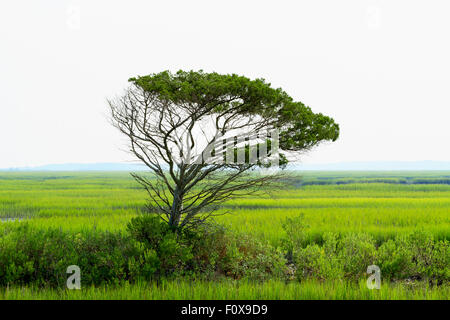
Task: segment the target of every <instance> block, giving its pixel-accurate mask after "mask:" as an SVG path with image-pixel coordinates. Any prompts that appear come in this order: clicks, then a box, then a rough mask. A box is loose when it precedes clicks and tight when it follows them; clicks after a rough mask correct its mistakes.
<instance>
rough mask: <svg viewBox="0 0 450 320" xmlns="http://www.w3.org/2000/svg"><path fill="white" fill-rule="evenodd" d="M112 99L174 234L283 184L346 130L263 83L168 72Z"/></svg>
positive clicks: (156, 206)
mask: <svg viewBox="0 0 450 320" xmlns="http://www.w3.org/2000/svg"><path fill="white" fill-rule="evenodd" d="M129 82H130V87H129V88H128V89H126V90H125V93H124V94H123V95H122V96H120V97H116V98H114V99H111V100H108V103H109V106H110V108H111V120H112V124H113V125H114V126H115V127H116V128H118V129H119V130H120V132H122V133H123V134H124V135H126V136H127V138H128V140H129V143H130V151H131V153H132V154H134V155H135V156H136V157H137V158H138V159H139V160H140V161H142V162H143V163H144V164H145V165H146V166H147V167H148V168H149V169H150V170H151V171H152V172H153V173H154V174H153V175H152V176H146V175H144V174H137V173H133V174H132V175H133V177H134V178H135V179H136V181H138V182H139V183H140V184H141V185H142V186H143V187H144V188H145V189H146V190H147V192H148V195H149V197H150V201H149V207H150V210H151V211H152V212H156V213H158V214H159V215H160V216H161V218H162V219H163V220H165V221H166V222H167V223H168V224H169V225H170V226H171V227H173V228H174V229H177V230H180V229H182V228H192V227H195V226H197V225H198V224H201V223H203V222H204V221H205V220H206V219H207V218H209V217H211V216H214V215H217V211H216V209H217V208H218V205H219V204H220V203H222V202H223V201H225V200H227V199H229V198H230V197H235V196H242V195H246V194H249V193H252V192H255V191H257V190H261V188H263V187H266V186H270V185H271V184H272V183H274V182H276V181H278V179H279V177H280V173H279V171H275V173H273V172H272V173H271V174H259V173H258V172H259V171H258V170H256V169H258V168H267V167H270V166H271V165H272V166H279V167H284V166H285V165H286V164H287V162H288V161H289V159H291V158H292V156H293V155H295V154H299V153H301V152H305V151H308V150H310V149H311V148H312V147H314V146H316V145H318V144H319V143H321V142H323V141H335V140H336V139H337V138H338V136H339V126H338V125H337V124H336V123H335V122H334V120H333V119H332V118H330V117H327V116H324V115H322V114H320V113H318V114H315V113H313V112H312V111H311V109H310V108H309V107H307V106H305V105H304V104H303V103H301V102H295V101H294V100H293V99H292V98H291V97H290V96H289V95H288V94H287V93H285V92H284V91H283V90H281V89H279V88H278V89H274V88H272V87H271V85H270V84H269V83H266V82H265V80H264V79H256V80H250V79H248V78H246V77H243V76H238V75H235V74H232V75H221V74H218V73H205V72H203V71H199V72H195V71H189V72H185V71H181V70H180V71H178V72H177V73H175V74H172V73H171V72H169V71H164V72H161V73H157V74H151V75H147V76H139V77H136V78H131V79H129Z"/></svg>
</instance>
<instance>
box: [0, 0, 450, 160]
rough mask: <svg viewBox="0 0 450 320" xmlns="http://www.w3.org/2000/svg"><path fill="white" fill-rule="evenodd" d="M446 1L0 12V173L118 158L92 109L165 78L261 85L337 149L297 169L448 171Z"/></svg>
mask: <svg viewBox="0 0 450 320" xmlns="http://www.w3.org/2000/svg"><path fill="white" fill-rule="evenodd" d="M449 12H450V1H448V0H442V1H438V0H431V1H425V0H423V1H412V0H390V1H381V0H378V1H376V0H371V1H368V0H352V1H350V0H341V1H336V0H327V1H325V0H310V1H298V0H297V1H280V0H277V1H261V0H259V1H243V0H240V1H230V0H229V1H211V0H209V1H195V0H191V1H130V0H127V1H112V0H105V1H100V0H95V1H87V0H86V1H82V0H79V1H75V0H74V1H64V0H53V1H50V0H41V1H36V0H30V1H23V0H22V1H21V0H14V1H13V0H2V1H1V2H0V41H1V42H0V43H1V44H0V168H1V167H19V166H35V165H42V164H49V163H67V162H83V163H88V162H116V161H119V162H120V161H126V160H129V159H130V156H129V155H127V154H126V153H124V152H123V151H122V149H125V143H124V140H123V139H122V138H121V137H120V135H119V133H118V132H116V130H115V129H114V128H112V127H111V126H110V125H109V123H108V121H107V111H108V109H107V104H106V98H108V97H111V96H113V95H115V94H119V93H121V92H122V90H123V88H125V86H126V85H127V79H128V78H129V77H132V76H136V75H144V74H149V73H154V72H159V71H162V70H166V69H169V70H171V71H176V70H178V69H186V70H190V69H194V70H198V69H203V70H205V71H216V72H219V73H238V74H241V75H245V76H248V77H250V78H259V77H263V78H265V79H266V80H267V81H268V82H270V83H272V85H273V86H275V87H282V88H283V89H284V90H285V91H287V92H288V93H289V94H290V95H291V96H292V97H294V99H296V100H300V101H302V102H303V103H305V104H306V105H308V106H310V107H311V108H312V109H313V111H315V112H322V113H324V114H326V115H329V116H332V117H333V118H334V119H335V120H336V121H337V122H338V123H339V124H340V126H341V136H340V139H339V140H338V141H337V142H335V143H330V144H326V145H322V146H319V147H318V148H317V149H315V150H314V151H313V152H311V153H310V154H309V155H308V156H306V157H304V159H303V160H304V162H305V163H324V162H339V161H377V160H406V161H414V160H441V161H446V160H447V161H448V160H450V142H449V141H450V125H449V123H450V94H449V91H450V90H449V89H450V58H449V57H450V41H449V32H450V19H449V18H448V16H449Z"/></svg>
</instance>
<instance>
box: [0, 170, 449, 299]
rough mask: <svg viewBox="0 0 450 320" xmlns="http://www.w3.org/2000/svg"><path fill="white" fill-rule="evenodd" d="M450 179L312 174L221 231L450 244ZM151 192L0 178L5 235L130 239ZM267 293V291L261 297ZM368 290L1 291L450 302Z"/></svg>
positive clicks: (443, 175)
mask: <svg viewBox="0 0 450 320" xmlns="http://www.w3.org/2000/svg"><path fill="white" fill-rule="evenodd" d="M449 179H450V172H310V173H305V174H303V175H301V176H300V175H299V176H298V177H297V179H295V182H294V183H291V185H290V186H289V187H288V188H287V189H283V190H274V191H273V192H272V193H271V194H270V196H268V195H264V196H263V195H260V196H254V197H247V198H243V199H234V200H230V201H228V202H227V203H225V204H224V205H223V208H221V210H223V211H229V212H230V214H228V215H224V216H221V217H218V218H217V222H219V223H221V224H223V225H225V226H227V227H228V228H229V229H232V230H235V231H237V232H242V233H248V234H251V235H253V236H255V237H257V238H258V239H259V240H261V241H264V242H269V243H270V244H272V245H273V246H275V247H276V246H279V245H280V243H281V239H282V238H283V237H284V231H283V229H282V223H283V221H284V220H285V219H286V218H287V217H296V216H298V215H300V214H303V216H304V219H305V222H306V224H307V225H308V228H307V241H308V242H311V243H321V241H322V237H323V235H324V233H325V232H328V231H332V232H335V233H337V234H346V233H350V232H364V233H368V234H370V235H371V236H373V238H374V239H375V240H376V241H377V243H378V244H380V243H382V242H385V241H386V240H388V239H393V238H394V237H395V236H398V235H400V234H408V233H410V232H412V231H414V230H418V229H420V230H424V231H426V232H428V233H430V234H432V235H433V236H434V238H435V239H438V240H446V241H449V240H450V184H449V183H450V180H449ZM145 201H146V195H145V192H144V191H142V190H140V188H139V186H138V185H137V183H135V182H134V181H133V179H132V178H131V177H130V176H129V174H127V173H102V172H91V173H88V172H85V173H73V172H60V173H55V172H52V173H15V172H3V173H2V172H0V219H1V220H2V221H3V223H1V224H0V232H1V230H2V229H4V228H7V227H8V228H15V227H17V226H19V225H21V224H24V223H28V224H29V225H31V226H32V227H34V228H38V229H39V228H42V229H47V228H49V227H50V228H51V227H54V228H60V229H62V230H67V231H70V232H79V231H87V230H91V231H92V230H103V231H104V230H108V231H111V232H124V231H125V226H126V224H127V222H128V221H129V220H130V219H131V218H132V217H134V216H136V215H137V214H138V213H139V210H140V209H141V208H142V207H143V206H144V205H145ZM258 286H261V287H258ZM364 286H365V284H360V285H359V286H358V285H355V284H345V283H316V282H307V283H302V284H298V283H292V284H284V283H280V282H276V281H272V282H270V283H267V284H254V285H252V284H248V283H242V284H236V283H228V282H227V283H195V284H190V283H188V282H180V283H178V282H177V283H170V282H168V283H167V284H166V285H165V286H163V287H160V286H159V287H156V285H153V284H151V285H150V287H148V285H143V284H135V285H129V286H126V287H120V288H108V290H105V289H104V288H103V289H102V288H97V289H95V288H89V289H88V288H86V289H85V290H82V291H83V293H82V294H81V293H77V292H67V291H57V290H56V291H55V290H50V289H49V290H44V291H36V290H35V289H33V288H10V289H8V290H7V291H6V289H5V288H4V289H3V290H0V298H6V299H11V298H30V299H34V298H38V299H39V298H75V299H77V298H86V297H92V298H132V299H133V298H136V299H142V298H146V299H147V298H148V299H177V298H180V299H188V298H193V299H195V298H207V299H209V298H213V299H222V298H223V299H229V298H230V299H234V298H236V299H240V298H244V299H252V298H255V299H263V298H266V299H308V298H311V299H319V298H323V299H329V298H334V299H372V298H374V299H433V298H437V299H448V298H449V291H448V285H444V286H440V287H439V288H433V289H428V288H427V287H426V286H425V285H423V284H420V285H419V286H417V287H413V288H409V287H404V286H402V285H400V284H384V285H383V287H382V289H381V290H379V291H378V292H371V291H370V290H368V289H367V288H365V287H364Z"/></svg>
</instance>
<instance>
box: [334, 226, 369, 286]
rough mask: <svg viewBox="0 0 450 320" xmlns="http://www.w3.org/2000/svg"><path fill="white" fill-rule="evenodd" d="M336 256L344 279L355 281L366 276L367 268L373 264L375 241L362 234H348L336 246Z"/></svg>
mask: <svg viewBox="0 0 450 320" xmlns="http://www.w3.org/2000/svg"><path fill="white" fill-rule="evenodd" d="M337 252H338V253H337V255H338V259H339V261H341V263H342V268H343V271H344V277H345V278H348V279H352V280H357V279H359V278H361V276H366V275H367V267H368V266H370V265H373V264H375V262H376V256H377V251H376V247H375V240H374V239H373V238H372V237H371V236H369V235H368V234H364V233H349V234H347V235H345V236H344V237H343V238H342V239H341V240H340V241H339V243H338V244H337Z"/></svg>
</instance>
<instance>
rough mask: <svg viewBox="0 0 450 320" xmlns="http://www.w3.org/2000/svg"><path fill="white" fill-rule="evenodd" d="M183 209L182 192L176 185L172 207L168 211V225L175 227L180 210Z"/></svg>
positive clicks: (178, 221)
mask: <svg viewBox="0 0 450 320" xmlns="http://www.w3.org/2000/svg"><path fill="white" fill-rule="evenodd" d="M182 209H183V194H182V192H180V190H179V189H178V187H177V188H176V189H175V192H174V195H173V202H172V209H171V212H170V219H169V225H170V226H171V227H173V228H174V229H177V228H178V226H179V225H180V222H181V210H182Z"/></svg>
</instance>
